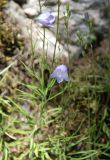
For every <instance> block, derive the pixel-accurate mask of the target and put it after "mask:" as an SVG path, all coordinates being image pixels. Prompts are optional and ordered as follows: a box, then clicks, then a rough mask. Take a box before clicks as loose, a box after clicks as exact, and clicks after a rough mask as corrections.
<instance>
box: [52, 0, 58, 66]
mask: <svg viewBox="0 0 110 160" xmlns="http://www.w3.org/2000/svg"><path fill="white" fill-rule="evenodd" d="M59 13H60V0H58V17H57V31H56V41H55V47H54V53H53V59H52V69H53V65H54V62H55V52H56V47H57V42H58V35H59V15H60V14H59Z"/></svg>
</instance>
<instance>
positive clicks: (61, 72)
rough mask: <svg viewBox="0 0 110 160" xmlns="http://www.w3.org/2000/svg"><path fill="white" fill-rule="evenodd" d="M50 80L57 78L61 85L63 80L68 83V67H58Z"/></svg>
mask: <svg viewBox="0 0 110 160" xmlns="http://www.w3.org/2000/svg"><path fill="white" fill-rule="evenodd" d="M50 78H56V80H57V82H58V83H61V82H62V81H63V80H65V81H68V70H67V66H66V65H64V64H62V65H59V66H57V67H56V68H55V70H54V71H53V72H52V74H51V75H50Z"/></svg>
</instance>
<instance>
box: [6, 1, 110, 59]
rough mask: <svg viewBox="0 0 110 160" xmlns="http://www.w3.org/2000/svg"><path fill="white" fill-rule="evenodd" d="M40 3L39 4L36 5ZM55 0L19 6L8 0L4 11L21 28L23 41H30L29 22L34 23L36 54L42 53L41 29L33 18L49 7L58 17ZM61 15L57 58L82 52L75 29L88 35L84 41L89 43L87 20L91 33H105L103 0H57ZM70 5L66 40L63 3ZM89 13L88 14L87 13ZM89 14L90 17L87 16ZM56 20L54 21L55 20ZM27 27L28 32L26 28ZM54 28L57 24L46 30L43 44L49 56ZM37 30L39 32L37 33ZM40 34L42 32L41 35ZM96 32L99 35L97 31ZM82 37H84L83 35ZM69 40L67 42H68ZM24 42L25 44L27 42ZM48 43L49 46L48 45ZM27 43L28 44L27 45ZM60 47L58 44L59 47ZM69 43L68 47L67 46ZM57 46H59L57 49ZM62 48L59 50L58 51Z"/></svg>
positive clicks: (51, 51)
mask: <svg viewBox="0 0 110 160" xmlns="http://www.w3.org/2000/svg"><path fill="white" fill-rule="evenodd" d="M39 2H40V6H39ZM57 2H58V1H57V0H40V1H39V0H28V1H27V3H26V4H24V5H23V6H22V8H19V6H17V4H16V3H14V2H9V7H8V8H7V12H8V14H9V15H10V17H11V19H15V20H16V22H17V25H18V26H19V27H20V28H21V30H22V33H23V35H24V36H25V37H26V41H28V43H29V34H28V32H29V31H30V24H31V22H32V24H33V28H32V31H33V43H35V42H36V41H37V45H36V48H35V50H36V53H41V51H42V46H43V44H42V43H43V40H42V39H43V36H42V34H43V29H42V28H40V27H39V26H38V25H37V23H36V22H35V21H34V20H33V18H32V17H36V18H37V16H38V15H39V14H40V12H44V11H48V10H52V11H54V15H55V16H56V19H57V17H58V13H57V10H58V6H57V5H58V3H57ZM60 3H61V5H60V13H59V15H60V17H59V35H60V37H59V43H58V44H57V49H56V53H57V57H58V56H60V57H63V56H64V57H68V52H69V54H71V56H76V57H78V55H79V54H80V53H81V48H83V47H82V46H81V44H79V43H78V35H77V33H78V31H80V33H81V34H82V35H83V34H88V35H87V37H84V43H88V39H89V38H91V37H93V35H92V34H93V33H91V31H90V29H89V26H88V24H87V22H88V20H89V22H90V21H91V22H92V23H93V26H94V30H95V32H94V34H96V35H102V37H103V36H106V32H107V27H108V21H107V18H106V17H105V15H104V11H105V5H104V3H105V0H60ZM68 3H69V4H70V12H71V15H70V18H69V21H68V35H69V40H67V31H66V27H65V21H64V14H65V13H66V4H68ZM27 15H28V17H27ZM87 15H88V16H87ZM88 17H89V19H88ZM56 22H57V21H56ZM27 28H28V31H27ZM56 30H57V25H56V23H55V24H54V27H53V28H50V29H46V30H45V31H46V47H45V50H47V48H48V51H47V53H48V56H49V57H51V58H52V56H53V50H54V44H55V41H56V38H55V34H56ZM38 33H39V34H38ZM40 33H41V35H40ZM97 33H98V34H97ZM82 38H83V36H82ZM67 42H68V45H67ZM28 43H26V45H27V44H28ZM47 44H48V47H47ZM28 46H29V45H27V48H28ZM59 46H60V47H59ZM68 46H69V48H68ZM59 48H60V49H59ZM60 51H61V53H60Z"/></svg>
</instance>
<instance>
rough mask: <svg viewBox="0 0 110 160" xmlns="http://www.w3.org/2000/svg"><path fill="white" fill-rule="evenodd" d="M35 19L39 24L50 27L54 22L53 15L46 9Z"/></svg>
mask: <svg viewBox="0 0 110 160" xmlns="http://www.w3.org/2000/svg"><path fill="white" fill-rule="evenodd" d="M37 20H38V23H39V24H40V25H41V26H45V27H52V25H53V23H54V22H55V16H54V15H53V14H52V12H51V11H48V12H45V13H42V14H40V15H39V16H38V18H37Z"/></svg>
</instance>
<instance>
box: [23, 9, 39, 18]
mask: <svg viewBox="0 0 110 160" xmlns="http://www.w3.org/2000/svg"><path fill="white" fill-rule="evenodd" d="M24 12H25V14H26V15H27V16H29V17H34V16H36V15H37V10H36V9H35V8H26V9H24Z"/></svg>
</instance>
